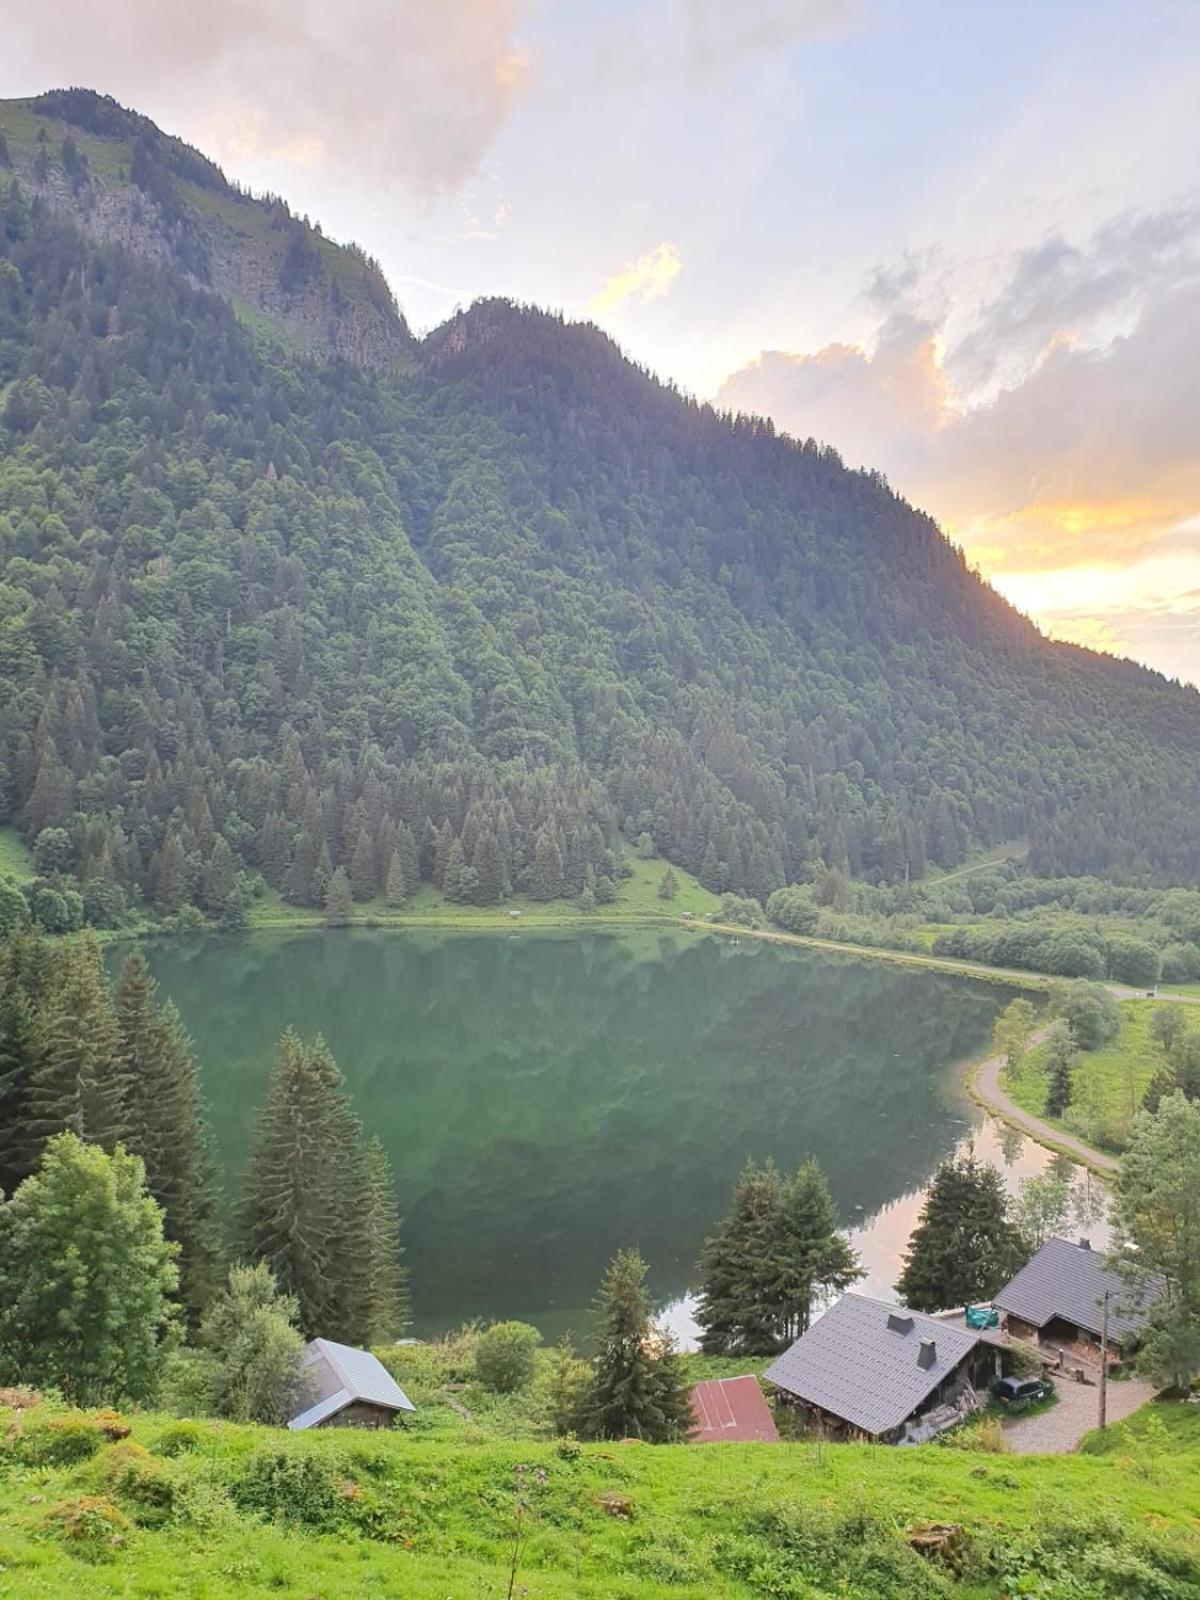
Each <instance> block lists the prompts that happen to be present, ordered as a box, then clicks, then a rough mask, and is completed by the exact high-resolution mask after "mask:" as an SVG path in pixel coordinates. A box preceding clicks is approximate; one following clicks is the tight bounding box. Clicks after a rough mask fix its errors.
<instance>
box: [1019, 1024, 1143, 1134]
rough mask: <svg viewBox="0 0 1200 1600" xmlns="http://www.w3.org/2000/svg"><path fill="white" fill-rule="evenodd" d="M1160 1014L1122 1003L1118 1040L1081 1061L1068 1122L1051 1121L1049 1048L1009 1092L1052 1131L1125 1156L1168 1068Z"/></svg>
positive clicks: (1028, 1059)
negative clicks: (1154, 1028)
mask: <svg viewBox="0 0 1200 1600" xmlns="http://www.w3.org/2000/svg"><path fill="white" fill-rule="evenodd" d="M1154 1009H1155V1003H1154V1001H1153V1000H1127V1001H1123V1002H1122V1004H1121V1006H1120V1010H1119V1013H1118V1015H1119V1017H1120V1025H1119V1027H1118V1030H1117V1036H1116V1038H1115V1039H1113V1040H1112V1041H1111V1043H1109V1044H1107V1045H1104V1046H1103V1047H1102V1048H1101V1049H1099V1050H1085V1051H1084V1052H1083V1053H1082V1054H1081V1055H1080V1057H1079V1061H1078V1064H1077V1065H1076V1067H1075V1071H1074V1074H1073V1081H1072V1095H1071V1105H1070V1106H1069V1107H1068V1110H1067V1114H1066V1116H1065V1117H1049V1116H1047V1115H1046V1094H1047V1090H1048V1088H1049V1080H1048V1077H1047V1070H1046V1051H1045V1047H1044V1046H1040V1045H1039V1046H1037V1047H1036V1048H1035V1049H1033V1050H1031V1051H1030V1052H1029V1053H1028V1054H1027V1055H1026V1056H1025V1058H1024V1060H1023V1061H1022V1062H1021V1064H1020V1066H1019V1067H1018V1069H1017V1071H1016V1072H1006V1073H1005V1077H1004V1086H1005V1088H1006V1089H1007V1090H1008V1093H1009V1094H1010V1095H1011V1096H1012V1098H1013V1099H1014V1100H1015V1101H1016V1102H1017V1104H1018V1105H1019V1106H1021V1107H1022V1108H1023V1109H1024V1110H1026V1111H1031V1112H1032V1113H1033V1114H1034V1115H1035V1116H1038V1117H1043V1118H1045V1120H1046V1121H1047V1122H1048V1123H1049V1124H1050V1126H1051V1127H1052V1128H1058V1129H1061V1130H1062V1131H1063V1132H1064V1133H1073V1134H1075V1135H1076V1136H1077V1137H1080V1138H1083V1139H1085V1140H1086V1141H1087V1142H1088V1143H1089V1144H1094V1145H1097V1146H1099V1147H1100V1148H1101V1149H1103V1150H1110V1151H1113V1152H1116V1153H1119V1152H1120V1151H1121V1150H1123V1149H1124V1148H1125V1143H1126V1141H1127V1139H1128V1137H1129V1127H1130V1123H1131V1122H1132V1120H1133V1117H1134V1114H1135V1113H1136V1111H1137V1109H1138V1107H1139V1106H1140V1105H1141V1103H1142V1096H1143V1095H1144V1094H1145V1092H1146V1089H1147V1087H1148V1085H1149V1083H1150V1080H1151V1078H1152V1077H1153V1076H1154V1074H1155V1071H1156V1070H1157V1068H1158V1067H1159V1065H1160V1064H1161V1062H1162V1056H1161V1054H1160V1052H1159V1050H1158V1048H1157V1046H1156V1045H1155V1043H1154V1040H1153V1038H1152V1037H1151V1034H1150V1018H1151V1015H1152V1014H1153V1012H1154Z"/></svg>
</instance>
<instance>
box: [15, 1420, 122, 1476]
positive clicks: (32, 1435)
mask: <svg viewBox="0 0 1200 1600" xmlns="http://www.w3.org/2000/svg"><path fill="white" fill-rule="evenodd" d="M105 1442H106V1439H105V1434H104V1431H103V1429H102V1428H101V1426H100V1424H99V1423H98V1422H96V1421H94V1420H93V1419H92V1418H91V1417H81V1416H78V1415H69V1416H65V1417H51V1418H50V1419H49V1420H48V1421H46V1422H39V1423H38V1424H37V1425H36V1426H35V1427H32V1428H26V1429H25V1430H24V1431H23V1432H22V1434H21V1436H20V1453H21V1455H22V1456H23V1457H24V1459H25V1460H26V1461H28V1462H29V1463H30V1464H31V1465H34V1466H40V1467H41V1466H44V1467H69V1466H74V1464H75V1463H76V1462H77V1461H88V1460H90V1458H91V1457H92V1456H94V1455H95V1454H96V1452H97V1450H99V1448H100V1446H101V1445H102V1444H104V1443H105Z"/></svg>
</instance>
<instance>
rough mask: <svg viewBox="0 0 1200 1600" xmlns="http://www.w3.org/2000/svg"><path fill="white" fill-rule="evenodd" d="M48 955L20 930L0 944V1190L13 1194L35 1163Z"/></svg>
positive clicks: (43, 947) (42, 944)
mask: <svg viewBox="0 0 1200 1600" xmlns="http://www.w3.org/2000/svg"><path fill="white" fill-rule="evenodd" d="M47 958H48V948H47V946H46V945H45V944H44V943H43V942H42V941H41V940H36V939H33V938H31V936H30V935H28V934H26V933H23V932H18V933H16V934H14V935H13V936H12V937H11V938H10V939H9V940H8V942H7V943H6V944H5V945H4V946H3V947H2V948H0V1194H9V1195H11V1194H12V1192H13V1191H14V1190H15V1189H16V1187H17V1185H18V1184H19V1183H20V1182H21V1180H22V1179H23V1178H26V1177H28V1176H29V1174H30V1172H32V1171H33V1169H34V1167H35V1166H36V1164H37V1148H36V1141H34V1140H33V1139H32V1138H31V1130H30V1124H31V1119H32V1115H33V1111H32V1097H33V1082H34V1077H35V1075H36V1073H37V1069H38V1064H39V1062H40V1060H41V1055H42V1047H43V1039H42V1030H41V1025H40V1019H39V1005H40V1001H41V999H42V995H43V993H44V982H43V981H42V976H41V975H42V974H43V973H44V971H45V970H46V966H47Z"/></svg>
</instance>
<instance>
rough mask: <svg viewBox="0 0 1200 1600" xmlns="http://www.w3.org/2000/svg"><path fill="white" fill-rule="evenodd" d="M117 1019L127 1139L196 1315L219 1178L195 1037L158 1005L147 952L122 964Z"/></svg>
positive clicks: (206, 1275) (205, 1280)
mask: <svg viewBox="0 0 1200 1600" xmlns="http://www.w3.org/2000/svg"><path fill="white" fill-rule="evenodd" d="M117 1021H118V1024H119V1027H120V1032H121V1041H122V1048H123V1052H124V1061H125V1069H126V1075H127V1088H126V1097H125V1143H126V1144H127V1146H128V1148H129V1149H130V1150H132V1151H134V1152H135V1154H137V1155H139V1156H141V1158H142V1161H143V1163H144V1164H145V1168H146V1187H147V1188H148V1189H149V1191H150V1193H151V1194H152V1195H153V1196H154V1199H155V1200H156V1201H157V1202H158V1204H159V1205H160V1206H161V1207H162V1208H163V1212H164V1214H165V1218H166V1220H165V1230H166V1235H167V1238H168V1239H172V1240H174V1241H175V1242H176V1243H177V1244H178V1246H179V1274H180V1298H181V1300H182V1302H183V1304H184V1306H185V1307H186V1308H187V1310H188V1313H189V1315H190V1317H191V1318H192V1320H193V1321H195V1319H196V1318H197V1317H198V1316H199V1314H200V1312H201V1311H202V1310H203V1308H204V1307H205V1306H206V1305H207V1304H208V1301H209V1299H210V1298H211V1295H212V1292H213V1290H214V1288H215V1284H216V1276H217V1258H218V1254H219V1251H218V1240H217V1226H216V1212H217V1205H216V1177H215V1172H214V1166H213V1160H212V1153H211V1149H210V1145H209V1135H208V1130H207V1127H206V1125H205V1120H204V1106H203V1100H202V1096H201V1092H200V1075H199V1069H198V1067H197V1065H196V1059H195V1056H194V1055H193V1053H192V1047H191V1042H190V1040H189V1039H188V1037H187V1035H186V1034H185V1033H184V1031H183V1024H182V1023H181V1022H180V1020H179V1013H178V1012H177V1011H176V1010H175V1007H174V1006H173V1005H171V1004H170V1003H169V1002H168V1003H167V1004H166V1005H162V1006H160V1005H158V1004H157V999H156V989H155V984H154V980H153V979H152V978H151V976H150V970H149V968H148V967H147V965H146V962H145V959H144V957H143V956H142V954H141V952H140V951H134V952H133V954H132V955H130V956H129V957H128V959H127V960H126V962H125V965H124V967H123V968H122V970H121V977H120V981H119V983H118V985H117Z"/></svg>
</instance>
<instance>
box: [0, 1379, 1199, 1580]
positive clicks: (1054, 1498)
mask: <svg viewBox="0 0 1200 1600" xmlns="http://www.w3.org/2000/svg"><path fill="white" fill-rule="evenodd" d="M1155 1409H1156V1411H1161V1413H1162V1415H1161V1416H1155V1417H1153V1418H1151V1419H1149V1420H1147V1419H1145V1418H1144V1417H1139V1418H1137V1419H1135V1420H1134V1422H1132V1423H1131V1424H1127V1425H1125V1426H1124V1427H1123V1428H1121V1429H1114V1430H1113V1432H1112V1434H1111V1435H1110V1436H1109V1437H1108V1438H1107V1439H1106V1440H1105V1441H1103V1444H1102V1446H1101V1447H1099V1449H1098V1450H1097V1451H1096V1453H1087V1454H1084V1455H1081V1456H1075V1457H1040V1458H1039V1457H1011V1456H1004V1455H1001V1456H997V1455H993V1454H987V1453H982V1452H977V1451H970V1450H963V1449H948V1448H944V1447H941V1446H936V1445H932V1446H923V1447H919V1448H915V1449H908V1450H891V1449H887V1448H884V1447H879V1446H855V1445H847V1446H831V1445H821V1444H797V1445H716V1446H699V1447H698V1446H687V1445H676V1446H658V1447H655V1446H645V1445H639V1444H635V1443H626V1444H611V1445H587V1446H579V1445H576V1444H575V1443H574V1442H573V1441H570V1440H567V1441H560V1442H559V1443H558V1444H557V1445H555V1444H530V1443H528V1442H524V1443H519V1444H518V1443H513V1442H507V1443H505V1442H497V1441H495V1440H492V1439H489V1438H487V1437H484V1436H480V1437H474V1438H471V1437H467V1436H464V1438H463V1440H462V1441H461V1442H459V1443H455V1444H450V1443H446V1442H439V1441H438V1440H436V1439H435V1438H432V1437H422V1436H421V1434H420V1433H419V1432H416V1431H410V1432H404V1431H396V1432H391V1433H384V1434H369V1433H356V1432H353V1431H339V1430H324V1431H317V1432H315V1433H310V1434H303V1435H289V1434H287V1433H286V1432H282V1431H279V1430H270V1429H262V1428H249V1427H236V1426H233V1425H230V1424H219V1423H207V1422H205V1423H186V1422H179V1421H176V1420H174V1419H172V1418H168V1417H163V1416H153V1415H145V1416H137V1417H134V1418H131V1419H129V1420H130V1421H131V1422H132V1437H131V1439H129V1440H118V1441H116V1442H109V1441H108V1439H107V1438H106V1437H105V1436H104V1435H103V1434H101V1433H99V1432H98V1430H97V1429H96V1427H95V1426H94V1424H93V1423H92V1422H91V1421H90V1420H89V1419H88V1418H87V1417H85V1416H83V1415H81V1414H79V1413H74V1414H64V1413H59V1414H54V1413H51V1412H50V1411H48V1409H47V1408H46V1407H45V1406H42V1407H38V1408H35V1409H33V1410H27V1411H24V1412H21V1413H6V1412H4V1411H2V1410H0V1594H3V1595H4V1596H5V1597H6V1600H35V1597H36V1600H42V1597H49V1596H60V1595H62V1594H65V1593H71V1592H76V1593H80V1594H87V1595H89V1596H98V1597H104V1596H117V1595H120V1596H150V1595H154V1596H175V1595H179V1596H195V1597H203V1600H231V1597H233V1596H238V1597H239V1600H240V1597H246V1596H250V1597H255V1596H266V1595H273V1596H279V1595H283V1596H287V1595H292V1596H297V1597H301V1596H302V1597H305V1600H335V1597H336V1600H344V1597H356V1596H364V1597H365V1596H386V1595H404V1596H405V1597H406V1600H408V1597H412V1600H484V1597H492V1596H495V1597H497V1600H501V1597H505V1596H509V1595H518V1594H519V1595H524V1596H530V1597H535V1600H568V1597H571V1600H593V1597H594V1600H601V1597H603V1600H666V1597H668V1596H676V1597H679V1600H701V1597H704V1600H722V1597H729V1600H734V1597H743V1596H745V1597H758V1596H762V1597H765V1600H832V1597H833V1596H835V1595H836V1596H840V1597H842V1600H926V1597H928V1600H935V1597H938V1596H957V1597H962V1600H983V1597H985V1596H987V1597H996V1600H999V1597H1000V1596H1009V1595H1016V1594H1025V1595H1037V1596H1039V1597H1040V1600H1084V1597H1086V1600H1110V1597H1111V1600H1117V1597H1132V1596H1139V1597H1141V1596H1145V1597H1149V1596H1156V1597H1161V1600H1196V1597H1200V1537H1198V1535H1197V1529H1196V1521H1195V1503H1194V1492H1193V1489H1194V1484H1195V1481H1196V1474H1197V1470H1198V1469H1200V1416H1198V1415H1196V1408H1195V1407H1190V1408H1189V1407H1186V1406H1177V1407H1162V1408H1155ZM108 1426H109V1428H110V1431H119V1428H117V1429H114V1427H113V1424H112V1422H111V1421H110V1422H109V1424H108ZM930 1522H936V1523H952V1524H961V1526H962V1530H963V1531H962V1533H961V1535H959V1536H958V1537H957V1538H956V1540H955V1541H954V1543H953V1545H952V1547H951V1559H950V1560H949V1561H947V1562H940V1561H938V1560H928V1559H926V1558H923V1557H922V1556H920V1555H917V1554H916V1553H915V1552H914V1551H913V1550H912V1549H911V1548H910V1546H909V1538H910V1537H911V1534H912V1532H913V1530H914V1529H917V1528H920V1527H921V1526H922V1525H924V1524H928V1523H930ZM514 1556H515V1562H514Z"/></svg>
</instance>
